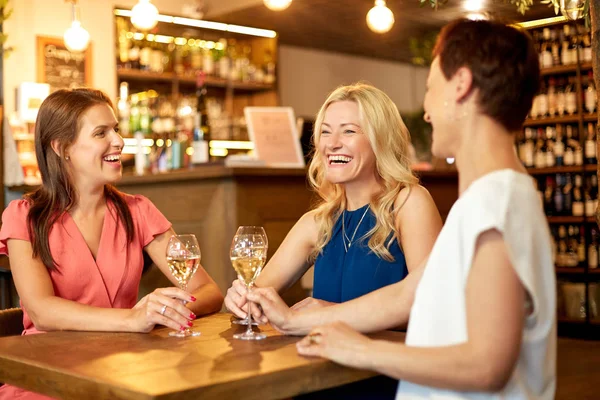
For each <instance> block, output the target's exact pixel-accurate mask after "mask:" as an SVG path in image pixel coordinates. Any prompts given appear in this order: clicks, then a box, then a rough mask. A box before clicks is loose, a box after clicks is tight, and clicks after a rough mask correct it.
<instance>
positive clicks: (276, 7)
mask: <svg viewBox="0 0 600 400" xmlns="http://www.w3.org/2000/svg"><path fill="white" fill-rule="evenodd" d="M263 2H264V3H265V6H267V8H268V9H269V10H273V11H281V10H285V9H286V8H288V7H289V6H290V4H291V3H292V0H263Z"/></svg>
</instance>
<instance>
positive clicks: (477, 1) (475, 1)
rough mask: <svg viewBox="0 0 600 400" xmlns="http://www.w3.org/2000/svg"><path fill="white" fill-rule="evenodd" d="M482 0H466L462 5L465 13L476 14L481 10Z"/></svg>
mask: <svg viewBox="0 0 600 400" xmlns="http://www.w3.org/2000/svg"><path fill="white" fill-rule="evenodd" d="M483 2H484V0H466V1H465V2H464V4H463V8H464V9H465V10H466V11H471V12H477V11H481V10H483Z"/></svg>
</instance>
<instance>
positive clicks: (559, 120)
mask: <svg viewBox="0 0 600 400" xmlns="http://www.w3.org/2000/svg"><path fill="white" fill-rule="evenodd" d="M588 115H589V114H588ZM591 115H595V114H591ZM584 119H585V117H584ZM577 122H579V115H577V114H573V115H564V116H562V117H552V118H537V119H531V118H527V119H526V120H525V123H524V124H523V126H539V125H556V124H570V123H573V124H574V123H577Z"/></svg>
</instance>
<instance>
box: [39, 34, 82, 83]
mask: <svg viewBox="0 0 600 400" xmlns="http://www.w3.org/2000/svg"><path fill="white" fill-rule="evenodd" d="M36 47H37V54H36V57H37V81H38V82H41V83H47V84H49V85H50V92H54V91H55V90H58V89H72V88H76V87H83V86H91V85H92V50H91V48H92V45H91V43H90V45H89V46H88V48H87V50H85V51H84V52H81V53H75V52H71V51H69V50H67V48H66V46H65V44H64V42H63V39H62V38H54V37H47V36H38V37H37V46H36Z"/></svg>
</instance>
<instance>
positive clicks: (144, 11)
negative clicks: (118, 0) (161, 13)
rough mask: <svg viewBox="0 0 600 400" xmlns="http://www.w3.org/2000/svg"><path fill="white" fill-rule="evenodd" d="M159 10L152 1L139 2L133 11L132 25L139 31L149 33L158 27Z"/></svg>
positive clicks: (141, 0)
mask: <svg viewBox="0 0 600 400" xmlns="http://www.w3.org/2000/svg"><path fill="white" fill-rule="evenodd" d="M157 22H158V9H157V8H156V7H155V6H154V4H152V3H150V0H139V1H138V3H137V4H136V5H135V6H133V8H132V9H131V23H132V24H133V26H135V27H136V28H138V29H141V30H143V31H147V30H149V29H152V28H154V27H155V26H156V24H157Z"/></svg>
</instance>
